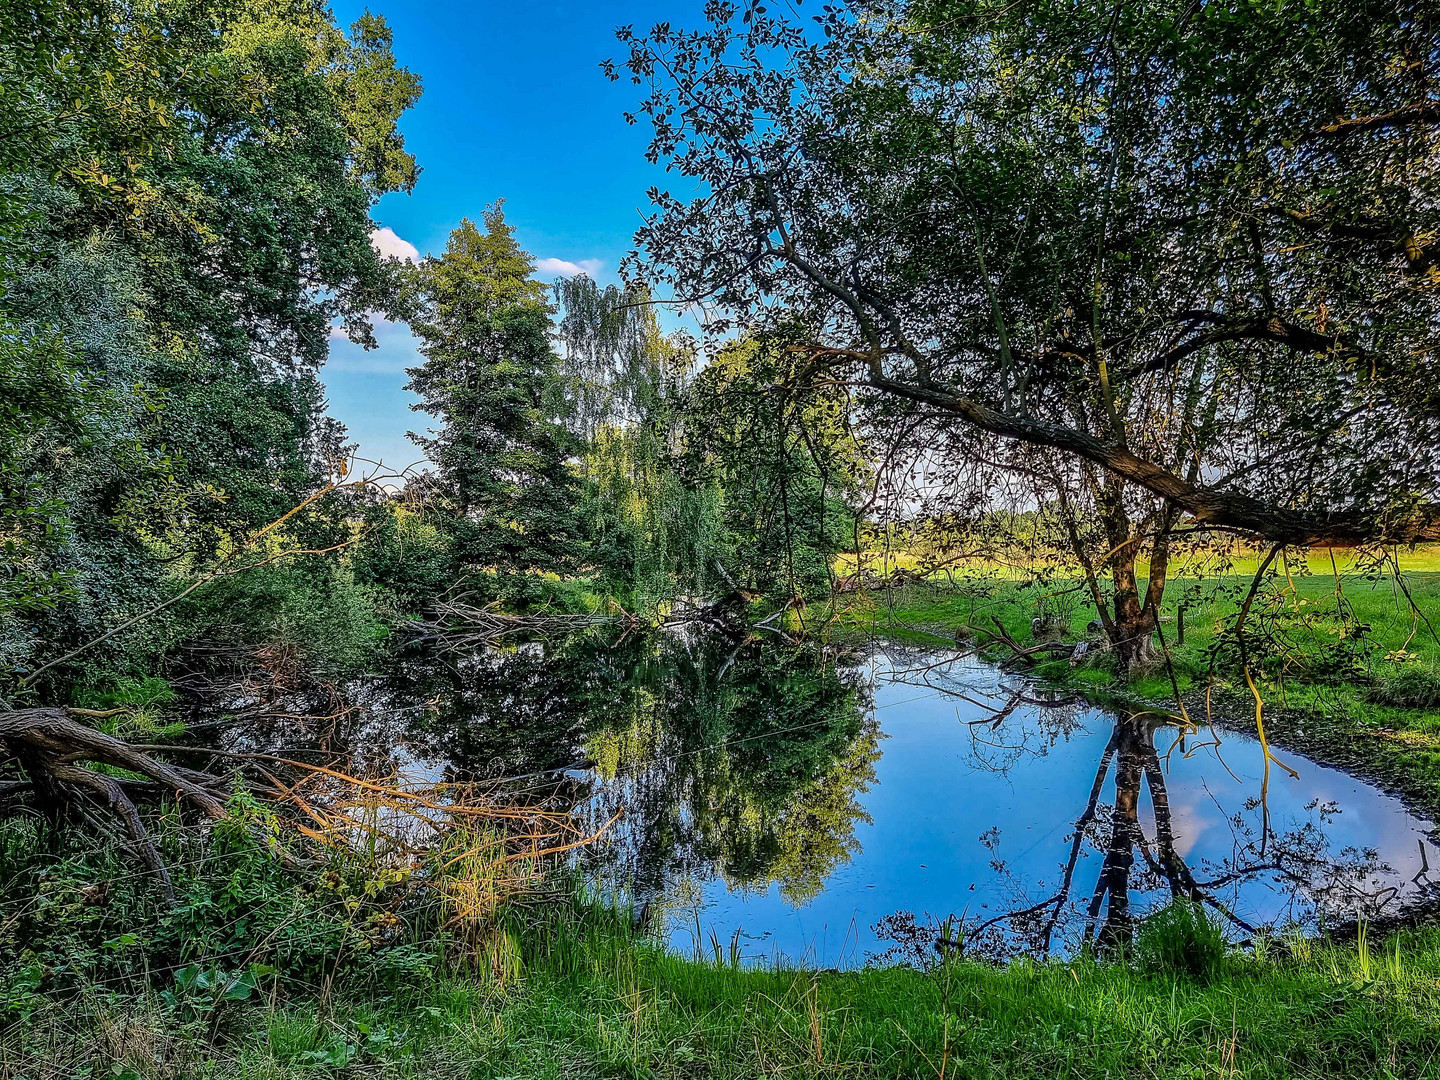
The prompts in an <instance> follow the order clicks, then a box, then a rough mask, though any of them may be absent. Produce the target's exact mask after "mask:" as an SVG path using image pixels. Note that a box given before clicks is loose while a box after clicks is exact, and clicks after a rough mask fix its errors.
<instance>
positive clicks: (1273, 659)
mask: <svg viewBox="0 0 1440 1080" xmlns="http://www.w3.org/2000/svg"><path fill="white" fill-rule="evenodd" d="M1327 565H1328V561H1327ZM1250 580H1251V579H1250V577H1249V576H1243V575H1232V576H1228V577H1221V578H1206V579H1195V580H1185V579H1181V580H1178V581H1173V582H1171V583H1170V586H1169V588H1168V589H1167V590H1166V592H1167V596H1166V601H1165V604H1164V607H1163V609H1162V618H1161V633H1162V634H1163V635H1164V638H1165V646H1166V652H1167V654H1168V657H1169V661H1170V662H1169V664H1168V665H1160V666H1157V667H1156V668H1155V669H1153V670H1151V671H1150V672H1148V673H1147V674H1145V675H1144V676H1143V677H1141V678H1137V679H1135V680H1133V681H1131V682H1130V683H1129V684H1123V683H1121V682H1120V681H1119V680H1118V678H1117V676H1116V672H1115V667H1114V663H1113V659H1112V658H1111V657H1110V656H1108V655H1107V654H1104V653H1101V654H1099V655H1098V656H1095V657H1093V658H1092V659H1091V660H1090V661H1089V662H1086V663H1084V664H1083V665H1079V666H1076V667H1071V666H1070V664H1069V663H1068V661H1065V660H1059V661H1050V662H1046V663H1041V664H1039V665H1037V667H1036V669H1035V670H1036V671H1037V673H1038V674H1040V675H1042V676H1044V677H1047V678H1049V679H1052V680H1054V681H1056V682H1059V683H1063V684H1068V685H1073V686H1077V687H1079V688H1082V689H1086V690H1088V691H1092V692H1099V693H1102V694H1105V693H1109V694H1123V695H1125V696H1127V697H1129V698H1131V699H1138V700H1141V701H1145V702H1149V703H1154V704H1158V705H1160V706H1162V707H1167V708H1170V709H1174V708H1175V694H1176V690H1177V688H1178V690H1179V693H1180V694H1181V696H1182V698H1183V699H1184V700H1185V702H1186V704H1187V707H1188V708H1189V710H1190V712H1191V715H1192V717H1194V718H1197V719H1203V718H1204V716H1205V711H1206V696H1207V695H1206V690H1207V689H1208V690H1209V691H1210V694H1209V699H1210V700H1209V705H1210V707H1211V710H1212V713H1213V714H1218V715H1219V716H1220V718H1222V719H1225V720H1228V721H1232V722H1234V723H1236V724H1237V725H1239V726H1245V725H1247V724H1248V725H1249V727H1250V728H1251V729H1253V726H1254V719H1253V718H1254V701H1253V698H1252V697H1251V696H1250V693H1249V690H1248V688H1247V686H1246V685H1245V682H1244V679H1243V675H1242V673H1241V671H1240V670H1239V669H1238V668H1237V666H1236V665H1235V663H1234V651H1233V634H1230V633H1229V632H1228V628H1229V627H1231V626H1233V623H1234V618H1235V615H1236V612H1237V610H1238V608H1239V606H1240V604H1241V603H1242V602H1243V598H1244V595H1245V593H1246V591H1247V590H1248V588H1249V585H1250ZM1143 587H1144V583H1143V581H1142V589H1143ZM1405 589H1408V591H1409V594H1410V598H1412V599H1413V600H1414V608H1412V606H1411V604H1410V602H1409V600H1408V599H1407V597H1406V595H1405V592H1404V590H1405ZM1182 608H1183V615H1182V612H1181V609H1182ZM1415 609H1418V614H1417V611H1416V610H1415ZM1037 617H1044V618H1047V619H1048V620H1050V623H1051V625H1052V626H1058V627H1059V628H1060V630H1059V632H1060V634H1061V635H1062V636H1064V637H1065V638H1066V639H1068V640H1078V639H1079V638H1081V637H1084V636H1085V632H1086V625H1087V623H1089V622H1090V620H1091V619H1093V618H1094V617H1095V610H1094V608H1093V606H1091V605H1090V604H1089V603H1088V601H1087V595H1086V593H1085V592H1084V590H1083V589H1081V588H1080V587H1079V586H1078V585H1077V583H1075V582H1074V581H1071V580H1068V579H1065V578H1057V579H1055V580H1053V581H1050V582H1048V583H1045V584H1040V585H1034V586H1025V585H1023V584H1020V583H1018V582H1016V581H1013V580H1010V579H1007V578H1005V577H1002V576H999V575H993V574H991V575H974V576H972V577H969V578H966V579H961V580H960V581H959V582H958V584H956V585H951V584H950V583H948V582H947V583H944V584H941V583H937V584H935V585H933V586H932V585H929V584H924V585H910V586H907V587H905V588H901V589H894V590H888V591H886V590H877V591H872V592H861V593H851V594H847V595H846V596H845V597H844V598H843V601H842V603H841V605H840V606H839V608H838V609H837V611H836V612H835V621H834V622H833V623H832V624H831V626H830V630H829V632H830V633H832V634H837V635H840V636H846V637H854V636H866V635H871V634H880V635H884V636H888V637H892V638H895V639H898V640H904V641H909V642H913V643H916V644H932V645H933V644H937V643H940V642H947V643H949V642H953V641H954V640H955V634H956V630H957V627H960V626H962V625H970V626H974V627H977V628H979V629H980V630H985V629H987V628H993V627H994V621H995V620H998V621H999V622H1000V623H1001V624H1002V625H1003V626H1004V627H1005V630H1006V632H1007V633H1009V634H1010V635H1011V636H1012V637H1014V638H1015V639H1016V640H1017V641H1020V642H1030V641H1032V640H1034V635H1033V633H1032V620H1033V619H1035V618H1037ZM1182 621H1183V624H1184V636H1183V641H1182V639H1181V622H1182ZM1248 626H1249V629H1248V631H1247V638H1248V640H1249V641H1250V642H1251V651H1252V657H1253V658H1254V664H1255V670H1256V672H1257V673H1258V674H1259V678H1258V681H1257V688H1258V689H1259V690H1260V692H1261V694H1262V697H1263V698H1264V700H1265V703H1266V706H1265V707H1266V716H1267V717H1268V718H1269V720H1268V726H1269V729H1270V732H1271V734H1272V735H1274V736H1275V737H1276V738H1277V740H1278V741H1280V742H1282V743H1285V744H1288V745H1290V746H1292V747H1293V748H1294V749H1297V750H1301V751H1303V752H1307V753H1311V754H1312V755H1314V756H1317V757H1319V758H1322V759H1324V760H1326V761H1327V762H1330V763H1333V764H1338V765H1342V766H1346V767H1349V768H1352V769H1355V770H1358V771H1361V772H1364V773H1366V774H1368V775H1369V776H1370V777H1372V778H1375V779H1378V780H1381V781H1382V782H1384V783H1386V784H1388V785H1389V786H1391V787H1392V788H1396V789H1399V790H1401V791H1403V792H1404V793H1405V794H1406V795H1407V796H1409V797H1411V798H1412V799H1413V800H1415V801H1417V802H1419V803H1421V804H1423V805H1424V807H1425V808H1426V809H1428V810H1431V811H1434V810H1436V809H1437V808H1440V640H1437V636H1436V635H1437V632H1440V573H1436V572H1418V573H1417V572H1407V573H1406V574H1405V577H1404V587H1403V589H1402V587H1401V584H1400V582H1398V581H1397V580H1396V579H1395V578H1394V577H1393V576H1388V575H1384V574H1370V575H1357V574H1352V575H1345V574H1343V573H1342V574H1340V575H1339V576H1338V577H1337V576H1333V575H1331V574H1328V573H1327V574H1321V573H1315V572H1310V571H1309V570H1308V569H1307V568H1302V567H1292V568H1291V571H1290V573H1289V575H1288V576H1287V574H1286V573H1285V572H1284V571H1283V570H1281V571H1280V572H1279V573H1277V574H1276V575H1275V576H1273V577H1272V578H1271V579H1270V580H1269V582H1268V583H1267V586H1266V588H1265V589H1264V590H1263V591H1262V592H1261V593H1260V594H1259V597H1258V598H1257V600H1256V603H1255V606H1254V608H1253V609H1252V613H1251V616H1250V621H1249V624H1248ZM1052 632H1053V631H1052ZM981 640H984V637H983V635H981ZM1002 652H1003V650H1002ZM1172 674H1173V677H1174V682H1173V683H1172V681H1171V677H1172Z"/></svg>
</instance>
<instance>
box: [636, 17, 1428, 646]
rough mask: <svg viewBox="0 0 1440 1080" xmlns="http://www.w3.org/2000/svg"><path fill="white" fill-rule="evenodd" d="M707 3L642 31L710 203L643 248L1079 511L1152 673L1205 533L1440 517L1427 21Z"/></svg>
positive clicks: (679, 290)
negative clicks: (801, 20) (805, 333)
mask: <svg viewBox="0 0 1440 1080" xmlns="http://www.w3.org/2000/svg"><path fill="white" fill-rule="evenodd" d="M709 10H710V14H711V16H712V20H713V21H712V23H711V25H710V26H709V27H708V28H707V29H705V30H703V31H700V32H697V33H693V34H692V33H681V32H678V31H676V30H673V29H672V28H671V27H669V26H668V25H662V26H658V27H656V28H655V29H654V30H653V31H652V32H651V33H650V34H649V35H645V36H640V35H636V34H634V33H632V32H631V31H628V30H626V31H622V34H621V37H622V40H623V42H624V43H625V45H626V46H627V47H628V50H629V53H628V56H627V57H626V59H625V63H624V70H626V71H628V73H629V75H630V76H631V77H632V79H633V80H634V81H635V83H636V84H638V85H640V86H643V87H645V88H646V96H645V98H644V100H643V103H642V106H641V111H642V112H643V114H644V115H645V117H646V118H647V119H648V120H649V121H650V122H651V123H652V125H653V127H654V141H653V142H652V145H651V154H652V156H655V157H657V158H663V159H665V160H667V161H668V162H669V164H670V166H671V167H672V168H674V169H677V170H678V171H680V172H681V173H682V174H683V175H686V176H687V177H691V178H694V179H695V180H697V181H698V182H699V183H700V185H701V186H702V189H703V192H704V194H702V195H701V196H700V197H698V198H696V199H693V200H690V201H688V202H687V201H684V200H681V199H679V198H676V197H674V196H672V195H670V194H669V193H667V192H661V191H657V192H656V193H655V201H656V205H657V213H656V215H655V216H654V217H653V218H652V219H651V220H650V221H648V222H647V223H646V225H645V226H644V227H642V229H641V230H640V232H639V233H638V234H637V245H638V251H637V255H636V258H635V263H637V264H642V265H643V268H644V269H645V270H646V271H648V272H650V273H652V274H654V275H656V276H658V277H660V278H662V279H663V280H665V281H666V282H667V284H668V285H669V286H670V287H672V288H673V289H674V291H675V294H676V295H677V297H680V298H685V299H694V298H697V297H706V296H709V297H713V298H715V299H716V300H717V301H718V302H719V303H720V304H721V305H723V306H725V307H728V308H729V309H730V310H731V311H732V312H737V313H741V314H742V315H743V316H744V317H746V318H763V317H764V314H765V312H766V311H768V310H771V309H773V308H776V307H780V308H784V309H787V310H789V311H792V312H793V311H799V312H802V313H803V314H804V315H805V316H806V323H807V325H809V326H812V327H814V328H816V329H815V332H814V333H813V335H812V337H811V340H810V341H809V342H808V345H809V346H810V348H809V350H808V355H809V356H810V357H811V358H812V361H813V367H812V370H813V372H814V375H815V377H816V378H817V379H819V380H822V381H826V382H836V381H839V382H846V383H851V384H854V385H856V386H857V387H859V388H860V390H861V393H862V394H864V393H867V392H868V393H871V394H873V395H874V396H875V397H876V398H886V399H890V400H891V401H892V402H897V403H900V404H902V405H904V407H905V409H907V410H908V419H914V418H924V419H925V421H926V422H927V423H928V424H929V427H928V430H929V431H931V432H933V433H934V436H935V440H934V441H935V443H936V446H935V450H936V451H943V452H945V453H947V454H948V455H950V460H951V462H952V465H953V463H956V462H960V463H965V464H967V465H970V466H973V465H975V464H976V463H989V465H990V467H992V468H993V467H994V466H995V465H1000V466H1001V467H1003V468H1005V469H1007V470H1010V471H1011V472H1012V473H1013V474H1014V475H1018V476H1023V477H1032V476H1038V477H1039V478H1040V480H1039V482H1040V484H1041V485H1042V487H1043V488H1044V489H1045V490H1044V492H1043V494H1042V497H1043V498H1045V499H1047V500H1049V499H1055V498H1058V497H1060V496H1063V497H1064V498H1065V499H1067V500H1068V501H1069V505H1068V509H1067V518H1069V519H1070V520H1071V521H1072V522H1073V524H1074V528H1073V529H1072V536H1073V537H1074V538H1075V540H1076V541H1077V543H1079V544H1080V545H1081V546H1083V547H1085V548H1086V549H1087V552H1086V555H1085V558H1086V560H1088V562H1089V563H1090V564H1091V565H1092V566H1094V567H1096V568H1097V569H1100V570H1102V571H1103V570H1106V569H1108V570H1109V572H1110V576H1111V579H1112V585H1111V586H1110V590H1111V596H1110V603H1108V604H1107V605H1102V612H1105V613H1106V619H1107V621H1108V622H1109V623H1111V625H1110V626H1109V629H1110V630H1111V635H1112V638H1113V639H1114V641H1115V642H1116V645H1117V648H1119V649H1120V650H1121V655H1122V661H1123V660H1124V659H1125V656H1126V650H1128V649H1130V648H1132V647H1133V648H1134V649H1136V650H1137V651H1140V652H1143V651H1144V650H1145V649H1146V648H1148V643H1149V633H1148V628H1149V627H1150V626H1151V625H1153V622H1154V618H1155V614H1156V610H1157V604H1158V599H1159V596H1158V593H1157V591H1156V590H1157V589H1158V587H1159V586H1161V585H1163V580H1164V575H1163V573H1160V574H1156V575H1152V579H1151V585H1150V590H1149V593H1148V594H1147V595H1146V596H1143V597H1142V596H1140V595H1139V594H1138V592H1137V588H1136V582H1135V574H1134V560H1133V556H1134V554H1135V552H1136V551H1137V550H1138V549H1139V548H1140V547H1141V546H1142V545H1148V546H1150V547H1151V552H1150V554H1151V557H1152V562H1154V563H1155V564H1157V565H1159V566H1160V567H1161V568H1162V569H1163V566H1164V559H1165V557H1166V553H1167V550H1168V549H1167V547H1166V545H1167V544H1168V537H1169V536H1170V534H1171V530H1172V529H1173V528H1174V527H1176V526H1179V527H1183V528H1186V529H1192V530H1207V529H1208V530H1214V529H1220V530H1230V531H1238V532H1241V533H1243V534H1245V535H1247V536H1250V537H1256V538H1263V539H1266V540H1269V541H1273V542H1279V543H1298V544H1305V543H1310V544H1353V543H1362V542H1370V541H1387V540H1388V541H1394V540H1401V541H1405V540H1416V539H1433V538H1437V537H1440V458H1437V449H1436V448H1437V446H1440V407H1437V400H1436V397H1435V394H1434V389H1433V388H1434V387H1435V386H1436V385H1440V370H1437V364H1440V357H1437V347H1436V345H1437V339H1436V333H1437V327H1440V319H1437V307H1436V305H1437V302H1440V301H1437V295H1440V294H1437V292H1436V290H1435V288H1434V282H1435V280H1436V275H1437V273H1440V268H1437V265H1436V257H1435V256H1436V252H1437V250H1440V249H1437V247H1436V245H1435V243H1434V236H1435V233H1436V219H1437V213H1440V206H1437V203H1436V198H1437V196H1436V191H1437V187H1436V185H1435V183H1434V176H1435V172H1436V165H1437V159H1436V156H1435V155H1436V152H1437V151H1436V147H1437V146H1440V143H1437V141H1436V139H1435V138H1434V129H1435V127H1436V124H1437V123H1440V106H1437V104H1436V102H1437V101H1440V95H1437V90H1436V78H1437V64H1440V27H1437V24H1436V22H1435V20H1434V18H1433V16H1432V15H1431V13H1429V12H1428V11H1427V10H1425V9H1423V8H1418V9H1417V8H1415V7H1414V6H1413V5H1407V4H1397V3H1387V2H1380V0H1377V2H1366V3H1360V4H1341V3H1338V2H1328V0H1327V2H1320V3H1280V4H1278V5H1277V4H1272V3H1265V4H1261V3H1242V4H1239V5H1235V4H1228V5H1214V4H1207V5H1194V4H1190V3H1162V4H1146V5H1134V4H1123V3H1112V2H1084V3H1078V4H1051V3H1046V2H1023V3H1018V4H1017V3H1008V2H1002V0H993V2H992V0H910V2H907V0H885V2H878V0H876V2H872V0H855V2H854V3H852V4H851V5H849V7H841V6H838V5H831V6H828V7H827V8H826V9H825V14H824V15H823V16H822V17H821V22H822V24H823V28H822V31H821V33H820V34H819V36H818V37H817V38H816V39H814V40H807V38H806V36H805V34H804V33H802V31H801V30H800V29H799V28H798V27H797V26H796V25H794V24H791V23H787V22H786V21H784V20H783V19H782V18H780V17H777V16H776V15H773V14H770V13H767V11H766V9H765V5H764V4H760V3H755V2H746V3H744V4H717V5H712V6H711V8H710V9H709ZM621 70H622V69H621V68H618V67H612V69H611V73H612V75H614V76H615V77H617V78H618V77H620V75H621ZM932 452H933V451H932ZM1156 541H1158V546H1156V543H1155V542H1156ZM1098 600H1099V596H1098V589H1097V601H1098ZM1107 609H1108V610H1107Z"/></svg>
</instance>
